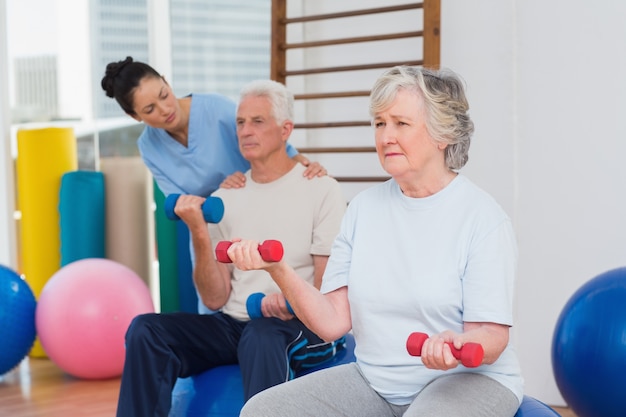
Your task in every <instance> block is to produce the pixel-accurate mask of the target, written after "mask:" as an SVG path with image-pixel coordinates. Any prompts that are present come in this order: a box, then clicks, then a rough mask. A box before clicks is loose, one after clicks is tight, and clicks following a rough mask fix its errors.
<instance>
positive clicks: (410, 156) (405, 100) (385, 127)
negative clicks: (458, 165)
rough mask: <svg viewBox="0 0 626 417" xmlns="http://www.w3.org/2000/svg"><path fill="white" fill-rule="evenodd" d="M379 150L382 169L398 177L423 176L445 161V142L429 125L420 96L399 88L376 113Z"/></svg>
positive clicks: (408, 178)
mask: <svg viewBox="0 0 626 417" xmlns="http://www.w3.org/2000/svg"><path fill="white" fill-rule="evenodd" d="M374 131H375V137H376V152H377V153H378V158H379V160H380V164H381V166H382V167H383V169H384V170H385V171H386V172H387V173H388V174H389V175H391V176H392V177H394V178H395V179H396V180H405V181H406V180H408V181H410V180H411V179H413V178H420V177H424V176H425V175H428V174H429V171H430V170H431V169H432V170H435V169H437V170H439V169H441V167H442V166H443V165H444V164H445V158H444V152H443V149H445V146H443V145H437V144H436V143H435V141H434V140H433V139H432V138H431V136H430V134H429V133H428V130H427V129H426V112H425V109H424V105H423V102H422V98H421V96H419V95H418V94H417V93H415V92H412V91H407V90H402V89H401V90H399V91H398V93H397V95H396V98H395V99H394V101H393V102H392V103H391V105H390V106H389V107H388V108H387V109H385V110H384V111H381V112H379V113H377V114H376V115H375V117H374Z"/></svg>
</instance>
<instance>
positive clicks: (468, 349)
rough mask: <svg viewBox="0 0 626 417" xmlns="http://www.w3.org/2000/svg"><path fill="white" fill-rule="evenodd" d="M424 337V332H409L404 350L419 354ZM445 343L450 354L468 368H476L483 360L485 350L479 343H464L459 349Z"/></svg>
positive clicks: (425, 337) (425, 336) (415, 354)
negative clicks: (448, 347)
mask: <svg viewBox="0 0 626 417" xmlns="http://www.w3.org/2000/svg"><path fill="white" fill-rule="evenodd" d="M426 339H428V335H427V334H426V333H420V332H415V333H411V334H410V335H409V338H408V339H407V341H406V350H407V351H408V352H409V355H411V356H421V355H422V346H423V345H424V342H425V341H426ZM446 344H447V345H448V346H450V350H451V351H452V355H453V356H454V357H455V358H457V359H458V360H460V361H461V363H462V364H463V365H465V366H467V367H468V368H476V367H477V366H480V364H481V363H482V362H483V357H484V356H485V352H484V350H483V347H482V345H481V344H480V343H472V342H470V343H466V344H464V345H463V347H461V349H457V348H455V347H454V346H453V345H452V344H451V343H447V342H446Z"/></svg>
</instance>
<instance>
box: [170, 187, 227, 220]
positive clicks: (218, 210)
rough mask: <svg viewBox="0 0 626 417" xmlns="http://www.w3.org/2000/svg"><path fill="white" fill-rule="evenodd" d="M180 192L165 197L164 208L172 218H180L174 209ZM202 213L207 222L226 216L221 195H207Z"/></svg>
mask: <svg viewBox="0 0 626 417" xmlns="http://www.w3.org/2000/svg"><path fill="white" fill-rule="evenodd" d="M178 197H180V194H170V195H168V196H167V197H166V198H165V203H164V204H163V208H164V210H165V215H166V216H167V218H168V219H170V220H180V217H178V215H177V214H176V212H175V211H174V208H175V207H176V202H177V201H178ZM202 215H203V217H204V220H205V221H206V222H207V223H219V222H220V221H221V220H222V217H224V202H223V201H222V199H221V198H219V197H207V198H206V200H204V203H202Z"/></svg>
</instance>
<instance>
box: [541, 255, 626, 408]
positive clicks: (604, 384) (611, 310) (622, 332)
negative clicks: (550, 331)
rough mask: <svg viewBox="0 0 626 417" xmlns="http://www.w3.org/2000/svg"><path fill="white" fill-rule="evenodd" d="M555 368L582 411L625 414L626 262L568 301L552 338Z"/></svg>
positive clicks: (565, 395)
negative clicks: (625, 264)
mask: <svg viewBox="0 0 626 417" xmlns="http://www.w3.org/2000/svg"><path fill="white" fill-rule="evenodd" d="M552 370H553V372H554V378H555V380H556V383H557V386H558V388H559V391H560V392H561V395H562V396H563V398H564V399H565V401H566V402H567V404H568V405H569V407H570V408H571V409H572V410H573V411H574V412H575V413H576V415H577V416H579V417H597V416H602V417H624V416H626V376H624V370H626V267H622V268H617V269H612V270H610V271H606V272H604V273H602V274H600V275H598V276H596V277H595V278H592V279H590V280H589V281H587V282H586V283H585V284H583V285H582V286H581V287H580V288H579V289H578V290H577V291H576V292H575V293H574V294H573V295H572V296H571V298H570V299H569V300H568V301H567V303H566V304H565V306H564V307H563V310H562V311H561V314H560V316H559V318H558V320H557V322H556V326H555V330H554V336H553V339H552Z"/></svg>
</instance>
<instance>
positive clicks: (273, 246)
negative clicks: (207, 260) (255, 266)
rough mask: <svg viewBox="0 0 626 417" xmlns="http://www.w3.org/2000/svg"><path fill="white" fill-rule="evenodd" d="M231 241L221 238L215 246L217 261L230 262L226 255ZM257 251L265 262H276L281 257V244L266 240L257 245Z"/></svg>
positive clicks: (276, 241)
mask: <svg viewBox="0 0 626 417" xmlns="http://www.w3.org/2000/svg"><path fill="white" fill-rule="evenodd" d="M232 244H233V242H229V241H228V240H223V241H221V242H219V243H218V244H217V246H216V247H215V257H216V258H217V260H218V261H219V262H222V263H225V264H229V263H232V261H231V260H230V257H229V256H228V252H227V251H228V248H230V245H232ZM259 253H260V254H261V258H263V260H264V261H265V262H278V261H280V260H281V259H283V253H284V251H283V244H282V243H280V241H278V240H266V241H265V242H263V243H261V244H260V245H259Z"/></svg>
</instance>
